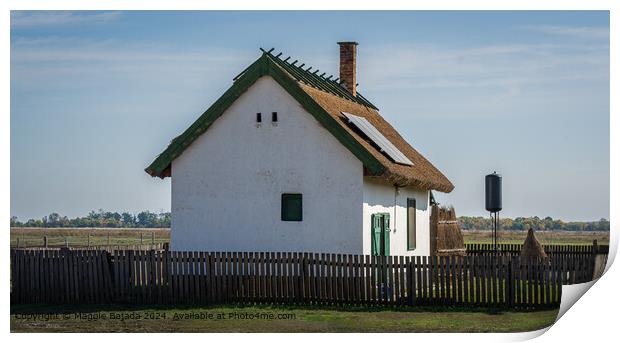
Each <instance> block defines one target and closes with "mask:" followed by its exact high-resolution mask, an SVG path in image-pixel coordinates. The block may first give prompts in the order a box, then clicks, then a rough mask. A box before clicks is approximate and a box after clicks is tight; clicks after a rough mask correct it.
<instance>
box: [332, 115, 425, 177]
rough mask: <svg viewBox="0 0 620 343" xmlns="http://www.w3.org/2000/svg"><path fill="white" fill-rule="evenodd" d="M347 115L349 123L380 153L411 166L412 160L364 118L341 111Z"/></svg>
mask: <svg viewBox="0 0 620 343" xmlns="http://www.w3.org/2000/svg"><path fill="white" fill-rule="evenodd" d="M342 114H343V115H344V116H345V117H347V119H348V120H349V123H351V124H353V125H354V126H355V127H357V128H358V129H359V130H360V131H362V132H363V133H364V134H365V135H366V137H368V138H369V139H370V140H371V141H373V143H375V144H376V145H377V146H378V147H379V149H381V152H382V153H385V154H386V155H388V156H389V157H390V158H391V159H392V160H393V161H394V162H396V163H399V164H404V165H408V166H412V165H413V162H411V160H410V159H408V158H407V156H405V154H403V153H402V152H401V151H400V150H398V148H397V147H396V146H394V144H392V142H390V141H389V140H388V139H387V138H385V136H384V135H383V134H382V133H381V132H379V130H377V128H376V127H374V126H373V125H372V124H371V123H370V122H369V121H368V120H366V118H362V117H359V116H356V115H353V114H351V113H347V112H342Z"/></svg>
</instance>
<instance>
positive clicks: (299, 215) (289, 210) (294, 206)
mask: <svg viewBox="0 0 620 343" xmlns="http://www.w3.org/2000/svg"><path fill="white" fill-rule="evenodd" d="M281 209H282V211H281V219H282V221H285V222H300V221H302V219H303V201H302V195H301V194H299V193H283V194H282V207H281Z"/></svg>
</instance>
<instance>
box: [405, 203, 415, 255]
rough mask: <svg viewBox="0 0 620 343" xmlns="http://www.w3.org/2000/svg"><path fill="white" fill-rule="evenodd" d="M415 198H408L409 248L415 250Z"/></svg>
mask: <svg viewBox="0 0 620 343" xmlns="http://www.w3.org/2000/svg"><path fill="white" fill-rule="evenodd" d="M415 212H416V211H415V199H412V198H407V250H415V234H416V228H415V226H416V220H415V219H416V218H415V215H416V213H415Z"/></svg>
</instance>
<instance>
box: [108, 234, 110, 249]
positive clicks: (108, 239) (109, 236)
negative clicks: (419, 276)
mask: <svg viewBox="0 0 620 343" xmlns="http://www.w3.org/2000/svg"><path fill="white" fill-rule="evenodd" d="M108 246H110V233H109V232H108Z"/></svg>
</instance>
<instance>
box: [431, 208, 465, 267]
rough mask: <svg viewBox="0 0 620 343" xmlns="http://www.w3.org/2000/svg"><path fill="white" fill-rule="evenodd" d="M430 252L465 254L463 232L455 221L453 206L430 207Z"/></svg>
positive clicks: (454, 254) (447, 254) (433, 253)
mask: <svg viewBox="0 0 620 343" xmlns="http://www.w3.org/2000/svg"><path fill="white" fill-rule="evenodd" d="M430 224H431V254H432V255H437V256H466V251H465V242H464V241H463V234H462V233H461V230H460V229H459V226H458V223H457V221H456V212H455V211H454V207H440V206H438V205H433V206H432V208H431V223H430Z"/></svg>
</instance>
